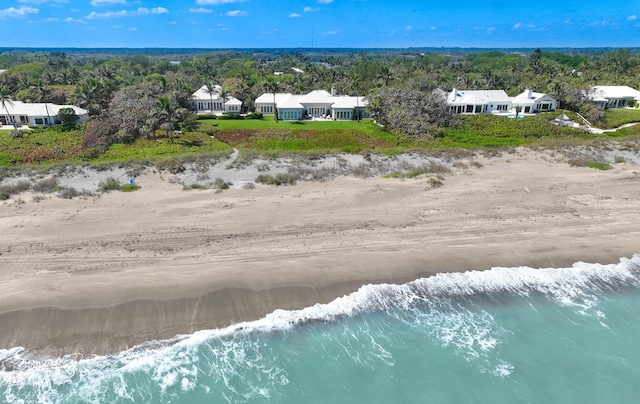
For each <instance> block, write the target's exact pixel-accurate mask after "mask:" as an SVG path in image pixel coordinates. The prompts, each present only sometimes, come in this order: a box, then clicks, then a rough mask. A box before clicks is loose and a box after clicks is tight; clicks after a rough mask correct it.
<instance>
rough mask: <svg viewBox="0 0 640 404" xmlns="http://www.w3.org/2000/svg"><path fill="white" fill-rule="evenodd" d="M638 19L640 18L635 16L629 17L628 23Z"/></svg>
mask: <svg viewBox="0 0 640 404" xmlns="http://www.w3.org/2000/svg"><path fill="white" fill-rule="evenodd" d="M637 19H638V16H637V15H635V14H633V15H630V16H628V17H627V21H635V20H637Z"/></svg>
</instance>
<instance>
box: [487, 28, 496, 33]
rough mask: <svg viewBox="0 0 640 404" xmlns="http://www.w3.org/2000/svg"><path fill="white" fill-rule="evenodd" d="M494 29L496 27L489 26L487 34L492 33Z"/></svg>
mask: <svg viewBox="0 0 640 404" xmlns="http://www.w3.org/2000/svg"><path fill="white" fill-rule="evenodd" d="M495 30H496V27H489V28H487V34H493V32H494V31H495Z"/></svg>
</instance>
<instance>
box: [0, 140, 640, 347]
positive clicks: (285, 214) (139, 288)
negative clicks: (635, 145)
mask: <svg viewBox="0 0 640 404" xmlns="http://www.w3.org/2000/svg"><path fill="white" fill-rule="evenodd" d="M478 161H479V162H480V164H481V165H482V167H473V166H468V167H464V168H456V169H454V171H453V172H452V173H451V174H445V175H444V179H443V180H442V184H443V185H442V186H440V187H435V188H434V187H433V185H432V183H433V181H430V178H433V176H429V175H425V176H420V177H416V178H412V179H404V180H402V179H394V178H387V179H385V178H369V179H359V178H350V177H339V178H337V179H334V180H331V181H328V182H304V183H298V184H297V185H295V186H282V187H273V186H264V185H256V188H255V189H229V190H225V191H223V192H216V191H214V190H192V191H185V190H183V187H182V186H181V185H180V184H177V183H176V182H175V181H173V180H172V178H171V175H170V174H167V173H153V172H151V171H149V172H147V173H145V174H144V175H143V176H141V177H140V178H138V179H137V183H138V184H139V185H141V186H142V188H141V189H140V190H139V191H137V192H133V193H120V192H113V193H109V194H104V195H102V196H99V197H88V198H80V199H74V200H63V199H59V198H57V197H50V198H47V199H45V200H42V201H40V202H36V201H32V200H30V198H29V196H28V195H26V196H24V197H22V199H24V200H25V201H26V203H23V204H20V203H15V201H8V202H4V203H3V204H2V205H0V348H10V347H16V346H22V347H25V348H27V349H28V350H30V351H33V352H37V353H42V354H47V355H55V356H60V355H66V354H73V353H81V354H83V355H92V354H105V353H111V352H117V351H120V350H123V349H127V348H130V347H132V346H134V345H136V344H140V343H143V342H145V341H149V340H155V339H166V338H171V337H173V336H175V335H176V334H186V333H191V332H194V331H196V330H200V329H207V328H216V327H222V326H225V325H229V324H233V323H237V322H241V321H246V320H253V319H257V318H260V317H262V316H264V315H265V314H267V313H270V312H272V311H273V310H275V309H299V308H302V307H306V306H309V305H313V304H315V303H325V302H328V301H331V300H333V299H334V298H336V297H339V296H343V295H345V294H348V293H351V292H353V291H355V290H357V289H358V288H359V287H360V286H361V285H364V284H368V283H383V282H386V283H404V282H407V281H411V280H414V279H416V278H419V277H424V276H431V275H434V274H437V273H439V272H448V271H467V270H485V269H489V268H491V267H495V266H530V267H534V268H540V267H566V266H570V265H571V264H572V263H574V262H576V261H586V262H598V263H603V264H605V263H613V262H618V261H619V259H620V258H621V257H629V256H631V255H633V254H634V253H640V246H639V245H638V240H640V230H639V226H638V225H637V224H638V223H640V209H638V206H640V205H639V201H640V174H639V173H640V168H639V167H638V166H637V165H635V164H633V163H622V164H616V165H615V166H614V169H612V170H608V171H600V170H595V169H591V168H576V167H570V166H569V165H568V164H567V163H566V161H562V159H560V158H558V156H556V155H555V154H554V153H553V152H533V151H529V150H526V149H518V150H517V151H516V152H515V153H513V154H509V155H507V154H504V155H502V156H500V157H493V158H486V157H481V158H479V159H478Z"/></svg>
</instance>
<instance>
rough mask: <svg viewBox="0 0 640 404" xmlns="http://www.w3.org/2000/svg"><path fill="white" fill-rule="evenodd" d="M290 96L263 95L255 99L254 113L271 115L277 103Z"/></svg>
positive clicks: (288, 94)
mask: <svg viewBox="0 0 640 404" xmlns="http://www.w3.org/2000/svg"><path fill="white" fill-rule="evenodd" d="M291 95H292V94H291V93H275V94H274V93H264V94H262V95H261V96H260V97H258V98H256V100H255V102H254V105H255V107H256V111H257V112H261V113H262V114H264V115H273V113H274V111H275V107H276V106H277V105H278V103H280V102H282V101H283V100H284V99H286V98H288V97H290V96H291ZM274 103H275V104H274Z"/></svg>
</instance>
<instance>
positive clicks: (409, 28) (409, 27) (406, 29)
mask: <svg viewBox="0 0 640 404" xmlns="http://www.w3.org/2000/svg"><path fill="white" fill-rule="evenodd" d="M412 29H413V27H412V26H411V25H407V26H406V27H405V31H411V30H412Z"/></svg>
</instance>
